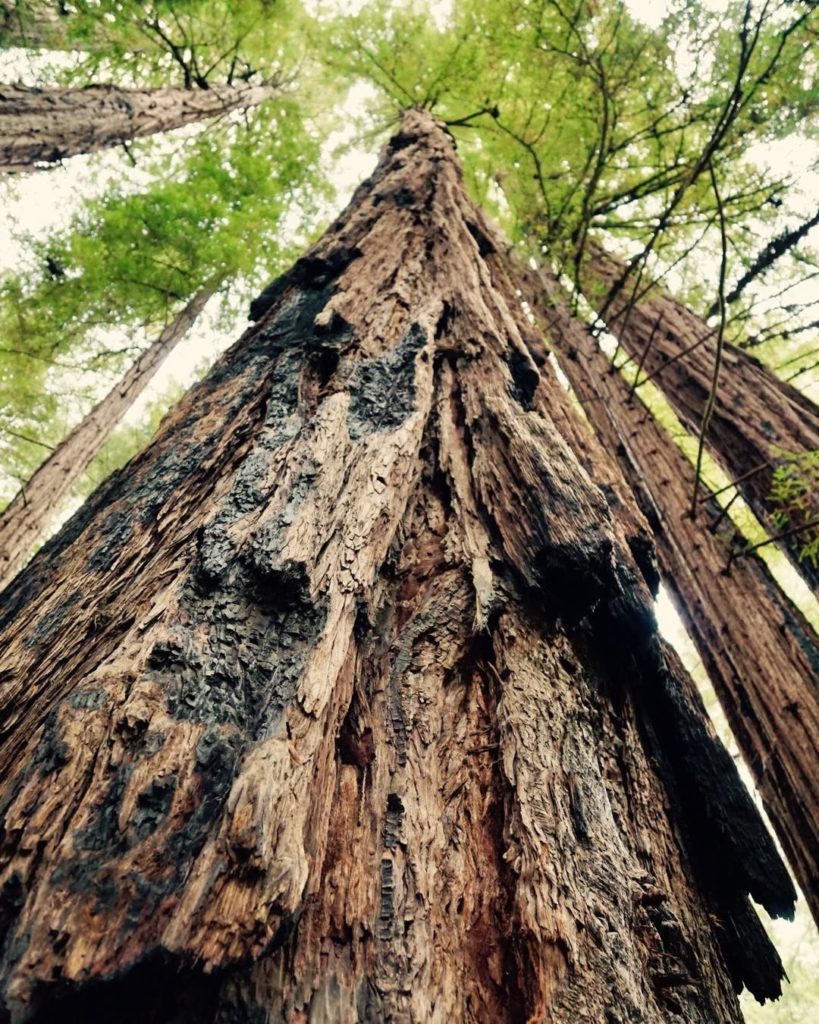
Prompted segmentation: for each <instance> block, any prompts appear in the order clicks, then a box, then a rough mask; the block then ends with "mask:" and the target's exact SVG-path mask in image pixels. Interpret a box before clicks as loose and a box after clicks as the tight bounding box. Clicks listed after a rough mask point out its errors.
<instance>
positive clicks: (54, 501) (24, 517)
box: [0, 287, 214, 590]
mask: <svg viewBox="0 0 819 1024" xmlns="http://www.w3.org/2000/svg"><path fill="white" fill-rule="evenodd" d="M213 293H214V289H213V287H207V288H203V289H202V290H201V291H199V292H197V294H196V295H195V296H194V297H193V298H192V299H191V301H190V302H189V303H188V304H187V305H186V306H185V308H184V309H183V310H181V312H180V313H179V314H178V315H177V316H176V317H175V318H174V319H173V320H172V321H171V322H170V323H169V324H168V325H167V326H166V327H165V329H164V330H163V331H162V332H161V334H160V335H159V337H158V338H157V339H156V341H154V342H153V343H152V344H151V345H149V346H148V348H147V349H146V350H145V351H144V352H143V353H142V355H141V356H140V357H139V358H138V359H137V360H136V362H135V363H134V364H133V365H132V366H131V367H129V369H128V370H127V372H126V373H125V374H124V376H123V377H122V379H121V380H119V381H118V382H117V383H116V384H115V385H114V387H113V388H112V389H111V391H109V393H108V394H107V395H106V396H105V398H103V399H101V400H100V401H99V402H98V403H97V404H96V405H95V406H94V408H93V409H92V410H91V411H90V412H89V413H88V414H87V415H86V416H85V417H83V419H82V420H81V421H80V422H79V423H78V424H77V425H76V427H74V428H73V430H71V432H70V433H69V434H68V435H67V436H66V437H65V438H64V439H63V440H62V441H61V442H60V443H59V444H58V445H57V447H56V448H55V449H54V451H53V452H52V453H51V455H49V456H48V458H47V459H46V460H45V461H44V462H43V463H42V465H40V466H39V467H38V468H37V470H36V471H35V472H34V473H33V474H32V476H31V479H30V480H29V481H28V482H27V483H26V484H25V485H24V486H23V487H22V488H21V490H20V491H19V492H18V493H17V494H16V495H15V497H14V498H13V499H12V500H11V502H10V503H9V505H8V506H7V507H6V508H5V509H4V510H3V511H2V513H0V590H2V589H3V587H5V586H7V585H8V584H9V582H10V581H11V580H12V578H13V577H14V575H15V573H17V572H18V571H19V569H20V568H21V566H23V565H24V564H25V562H26V560H27V559H28V557H29V556H30V555H31V552H32V551H33V549H34V545H35V544H36V542H37V540H38V538H39V537H41V536H43V534H45V533H46V532H47V531H48V528H49V526H50V525H51V522H52V520H53V518H54V516H55V515H56V514H57V513H58V512H59V510H60V508H61V507H62V505H63V504H64V502H65V501H66V499H67V498H68V497H69V495H70V494H71V490H72V488H73V487H74V485H75V484H76V482H77V481H78V480H79V479H80V477H81V476H82V475H83V473H84V472H85V471H86V470H87V469H88V467H89V466H90V465H91V463H92V462H93V461H94V459H95V458H96V456H97V454H98V453H99V451H100V449H101V448H102V446H103V444H105V441H106V440H107V439H108V437H110V435H111V432H112V431H113V430H114V429H115V428H116V426H117V424H118V423H119V421H120V420H121V419H122V417H123V415H124V414H125V413H126V412H127V411H128V409H129V408H130V407H131V406H132V405H133V403H134V402H135V401H136V400H137V398H138V397H139V396H140V395H141V394H142V392H143V391H144V390H145V388H146V387H147V386H148V384H149V383H150V381H151V380H152V379H153V376H154V374H155V373H156V372H157V370H158V369H159V368H160V366H162V364H163V363H164V362H165V360H166V359H167V358H168V356H169V355H170V354H171V353H172V352H173V350H174V349H175V348H176V346H177V345H178V344H179V342H180V341H181V340H182V339H183V338H184V337H185V335H186V334H187V333H188V331H189V330H190V329H191V327H192V326H193V324H194V322H195V321H196V318H197V317H198V316H199V314H200V313H201V312H202V310H203V309H204V308H205V305H206V304H207V302H208V300H209V299H210V297H211V296H212V295H213Z"/></svg>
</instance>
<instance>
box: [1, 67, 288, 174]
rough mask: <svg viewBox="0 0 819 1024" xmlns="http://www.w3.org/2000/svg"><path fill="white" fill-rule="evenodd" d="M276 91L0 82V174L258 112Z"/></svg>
mask: <svg viewBox="0 0 819 1024" xmlns="http://www.w3.org/2000/svg"><path fill="white" fill-rule="evenodd" d="M277 91H278V90H277V89H276V88H275V87H273V86H262V85H256V86H212V87H211V88H209V89H120V88H119V87H118V86H115V85H89V86H86V87H85V88H81V89H38V88H30V87H29V86H23V85H2V84H0V174H2V173H13V172H21V171H33V170H36V169H37V165H38V164H43V163H55V162H56V161H58V160H63V159H65V158H66V157H70V156H77V155H78V154H80V153H96V152H98V151H99V150H101V149H110V148H111V147H112V146H118V145H120V144H121V143H123V142H130V141H131V140H132V139H139V138H144V137H145V136H147V135H156V134H158V133H160V132H167V131H170V130H171V129H172V128H181V127H182V125H185V124H193V123H195V122H196V121H204V120H205V119H207V118H209V117H216V116H217V115H219V114H225V113H227V112H228V111H230V110H241V109H245V108H248V107H255V106H257V105H258V104H259V103H262V102H263V101H264V100H266V99H270V97H271V96H275V95H276V93H277Z"/></svg>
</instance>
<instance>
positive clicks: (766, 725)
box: [526, 272, 819, 922]
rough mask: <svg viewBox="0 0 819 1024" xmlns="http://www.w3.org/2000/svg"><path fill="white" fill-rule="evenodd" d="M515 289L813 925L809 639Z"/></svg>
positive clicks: (813, 654)
mask: <svg viewBox="0 0 819 1024" xmlns="http://www.w3.org/2000/svg"><path fill="white" fill-rule="evenodd" d="M526 289H527V298H528V299H529V301H530V302H531V303H532V305H533V308H535V309H537V310H538V311H539V312H541V313H542V318H543V321H544V324H545V325H546V328H547V338H548V340H549V341H551V342H552V343H553V345H554V347H555V349H556V350H557V352H558V353H559V356H560V363H561V366H562V367H563V369H564V371H565V373H566V375H567V377H568V378H569V381H570V382H571V384H572V386H573V388H574V389H575V391H576V393H577V394H578V396H579V397H580V399H581V402H582V403H583V408H584V410H585V412H586V414H587V416H588V417H589V419H590V421H591V423H592V424H593V426H594V428H595V430H596V432H597V434H598V437H599V439H600V440H601V442H602V443H603V445H604V446H605V447H606V449H607V450H608V451H610V452H612V453H614V454H615V455H616V457H617V461H618V462H619V464H620V467H621V469H622V472H623V475H624V476H625V478H626V480H627V481H628V483H629V484H630V486H631V487H632V488H633V490H634V493H635V494H636V495H637V497H638V500H639V502H640V504H641V506H642V508H643V510H644V512H645V514H646V516H647V518H648V519H649V521H650V522H651V524H652V526H653V528H654V532H655V538H656V545H657V552H658V555H659V561H660V567H661V570H662V573H663V576H664V578H665V580H666V582H667V583H668V585H669V587H670V588H671V591H672V594H673V596H674V598H675V604H676V606H677V608H678V610H679V611H680V613H681V615H682V618H683V620H684V622H685V625H686V628H687V629H688V631H689V633H690V635H691V637H692V638H693V640H694V642H695V643H696V645H697V649H698V651H699V653H700V656H701V657H702V659H703V662H704V663H705V666H706V668H707V669H708V674H709V676H710V678H711V680H712V682H713V684H714V688H715V690H716V692H717V695H718V697H719V699H720V702H721V704H722V706H723V708H724V710H725V712H726V715H727V717H728V721H729V722H730V725H731V729H732V731H733V733H734V735H735V737H736V739H737V742H738V743H739V746H740V749H741V750H742V752H743V755H744V757H745V760H746V762H747V763H748V765H749V767H750V769H751V772H752V774H753V775H754V778H755V781H756V783H757V785H758V787H759V790H760V793H761V794H762V797H763V800H764V802H765V805H766V808H767V810H768V813H769V814H770V816H771V820H772V821H773V823H774V826H775V828H776V831H777V835H778V836H779V839H780V841H781V843H782V845H783V847H784V849H785V852H786V854H787V856H788V859H789V861H790V863H791V866H792V867H793V870H794V874H795V875H796V878H797V880H798V882H799V884H800V886H801V888H802V890H803V892H804V893H805V898H806V899H807V901H808V903H809V905H810V908H811V912H812V913H813V916H814V918H815V919H816V920H817V922H819V773H817V771H816V766H817V765H819V687H817V678H819V645H817V638H816V634H815V633H814V631H813V630H812V628H811V627H810V625H809V624H808V623H807V622H806V621H805V619H804V618H803V616H802V615H801V614H800V612H799V611H798V609H796V608H795V607H794V606H793V605H792V604H791V603H790V602H789V601H788V600H787V598H786V597H785V595H784V594H783V593H782V592H781V590H780V589H779V587H778V586H777V584H776V583H775V581H774V580H773V578H772V577H771V575H770V573H769V572H768V570H767V567H766V566H765V564H764V562H762V561H761V560H759V559H757V558H754V557H748V558H743V559H737V560H735V561H734V562H733V564H732V566H731V569H730V572H727V571H726V565H727V561H728V551H729V548H728V543H729V542H730V538H731V532H732V527H731V525H730V523H729V522H728V521H726V520H725V519H724V518H723V517H722V516H720V507H719V505H718V504H717V503H716V502H715V501H712V502H709V503H708V504H707V505H706V506H705V509H704V513H703V514H701V516H700V519H698V520H696V521H693V520H692V519H691V517H690V497H691V490H692V487H693V477H694V471H693V468H692V467H691V464H690V463H689V461H688V459H686V458H685V456H684V455H683V454H682V452H681V451H680V450H679V448H678V447H677V445H676V444H675V443H674V441H673V440H672V439H671V437H670V436H669V435H668V434H667V433H666V431H665V430H664V429H663V428H662V427H661V426H660V425H659V424H658V423H657V421H656V420H655V419H654V417H653V416H652V415H651V414H650V413H649V412H648V410H647V409H646V408H645V407H644V406H643V405H642V403H641V402H639V401H638V400H632V401H629V386H628V384H627V383H626V381H625V380H624V379H623V377H622V376H621V375H620V374H619V373H612V372H611V362H610V360H609V357H608V356H607V355H606V354H605V353H604V352H602V351H601V350H600V348H599V347H598V346H597V343H596V341H595V339H594V338H593V337H592V335H591V334H590V332H589V330H588V329H587V328H586V327H585V325H583V324H582V323H581V322H579V321H577V320H573V319H572V318H571V317H570V315H569V313H568V309H569V304H568V297H567V296H566V294H565V293H564V292H563V290H562V289H561V288H560V286H559V285H558V284H557V282H556V281H555V280H554V279H553V278H552V277H551V276H550V275H549V274H547V273H545V272H541V274H540V275H539V277H538V276H536V275H532V274H529V276H528V281H527V284H526ZM538 294H539V295H540V297H541V301H540V302H538V301H537V297H538ZM544 296H545V301H544V299H543V297H544ZM712 526H714V527H715V530H714V529H712Z"/></svg>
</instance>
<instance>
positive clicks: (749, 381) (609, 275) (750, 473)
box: [583, 246, 819, 591]
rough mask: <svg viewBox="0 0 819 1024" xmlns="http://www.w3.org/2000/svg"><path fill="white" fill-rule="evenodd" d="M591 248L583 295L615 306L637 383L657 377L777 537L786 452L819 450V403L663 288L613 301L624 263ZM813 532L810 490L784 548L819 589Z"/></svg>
mask: <svg viewBox="0 0 819 1024" xmlns="http://www.w3.org/2000/svg"><path fill="white" fill-rule="evenodd" d="M589 250H590V252H589V257H588V260H587V262H586V264H585V270H584V274H583V278H584V284H585V285H586V287H585V289H584V292H585V294H586V295H587V296H589V298H590V299H591V301H592V302H594V303H595V304H596V305H598V306H601V307H602V306H606V305H607V306H608V312H607V314H606V316H607V322H608V325H609V327H610V329H611V331H612V333H613V334H614V335H615V337H616V338H617V339H618V341H619V343H620V345H621V346H622V348H623V350H624V351H625V352H626V353H627V354H628V355H629V356H631V357H632V358H633V359H634V360H635V361H636V363H637V365H638V366H639V368H640V371H639V373H638V379H637V381H636V387H637V388H638V389H639V387H640V383H641V381H646V380H648V379H649V378H650V379H651V380H652V381H653V382H654V383H655V384H656V385H657V386H658V387H659V388H660V389H661V390H662V392H663V393H664V394H665V396H666V397H667V398H668V400H669V402H670V403H671V405H672V406H673V408H674V410H675V411H676V412H677V414H678V415H679V417H680V419H681V420H682V422H683V423H684V424H685V425H686V426H687V427H688V428H689V430H691V432H692V433H694V434H700V433H701V432H703V431H704V434H705V436H704V438H703V440H704V442H705V444H706V446H707V447H708V448H709V449H710V450H711V451H712V452H713V454H714V457H715V458H716V459H717V461H718V462H719V463H720V464H721V465H722V466H723V467H724V468H725V470H726V472H727V473H728V476H729V479H730V480H732V481H736V492H737V493H738V494H739V495H741V496H742V497H743V498H745V499H746V500H747V502H748V504H749V505H750V506H751V508H752V509H753V510H754V512H756V513H757V515H759V516H760V517H761V518H762V519H763V521H765V522H767V523H768V524H769V528H770V529H771V532H774V533H776V532H777V529H776V527H773V526H771V517H772V515H774V514H775V513H777V511H778V508H777V504H776V501H775V495H774V494H773V493H772V488H773V481H774V473H775V471H776V467H777V465H778V464H780V463H781V462H782V459H783V457H784V456H786V455H793V456H805V455H808V454H809V453H811V452H814V451H817V450H819V408H817V407H816V405H815V404H814V403H813V402H811V401H810V400H809V399H808V398H806V397H805V396H804V395H803V394H801V393H800V392H799V391H797V390H796V388H794V387H792V386H791V385H790V384H787V383H785V382H784V381H782V380H780V379H779V378H778V377H777V376H776V374H775V373H773V371H771V370H770V369H768V368H767V367H766V366H764V364H763V363H761V362H760V361H759V360H758V359H755V358H754V356H752V355H750V354H749V353H747V352H744V351H743V350H742V349H740V348H738V347H737V346H736V345H732V344H731V343H730V342H728V341H727V340H725V339H724V338H722V337H721V334H720V331H719V328H718V327H717V326H716V325H715V326H713V327H709V325H708V324H707V323H706V322H705V321H704V320H703V319H702V318H701V317H699V316H697V314H696V313H694V312H692V311H691V310H690V309H688V308H687V307H686V306H685V305H683V304H682V303H681V302H678V301H677V300H676V299H674V298H673V297H672V296H671V295H669V294H668V292H666V291H665V290H663V289H662V288H647V287H646V286H645V285H644V286H642V287H638V288H637V290H636V294H635V293H633V290H632V286H631V283H629V284H628V285H627V287H626V288H624V289H623V290H622V291H621V292H620V293H619V294H618V295H617V296H616V297H614V298H613V299H612V298H611V290H612V289H613V288H614V287H615V286H616V284H617V282H619V281H621V280H622V279H623V272H624V270H625V264H624V263H623V262H622V261H620V260H618V259H616V258H615V257H613V256H612V255H611V254H610V253H606V252H604V251H603V250H602V249H600V247H599V246H589ZM718 353H719V356H720V361H719V363H718V361H717V355H718ZM712 402H713V407H712V409H711V414H710V415H709V416H708V418H707V422H704V421H705V414H706V410H707V409H709V408H710V407H711V403H712ZM693 492H694V488H693V486H692V494H693ZM811 524H813V526H812V525H811ZM805 527H807V529H805ZM811 530H812V531H813V534H814V535H819V494H814V495H812V496H811V495H809V496H808V502H807V506H806V507H805V508H804V509H802V510H801V512H800V516H799V519H798V521H796V522H793V523H790V524H789V528H788V529H786V530H785V531H783V532H784V537H783V546H784V547H785V549H786V550H787V551H789V553H790V555H791V557H792V558H793V561H794V563H795V564H796V565H797V567H798V568H799V569H800V571H801V572H802V573H803V575H804V576H805V578H806V579H807V580H808V582H809V583H810V585H811V586H812V587H813V589H814V590H815V591H816V590H817V589H819V564H814V563H813V561H812V560H809V559H803V558H801V557H800V555H801V552H802V550H803V548H804V547H805V545H806V542H807V541H808V540H809V539H810V538H811Z"/></svg>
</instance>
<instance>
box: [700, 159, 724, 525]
mask: <svg viewBox="0 0 819 1024" xmlns="http://www.w3.org/2000/svg"><path fill="white" fill-rule="evenodd" d="M708 174H709V176H710V178H711V187H712V188H713V190H714V199H715V201H716V204H717V212H718V213H719V234H720V248H721V257H720V266H719V291H718V294H717V301H718V302H719V330H718V331H717V349H716V352H715V353H714V373H713V376H712V377H711V390H710V391H709V393H708V400H707V401H706V403H705V409H704V410H703V414H702V426H701V427H700V436H699V441H698V442H697V464H696V466H695V467H694V493H693V495H692V498H691V518H692V519H694V518H695V517H696V515H697V494H698V493H699V485H700V472H701V470H702V457H703V454H704V452H705V435H706V434H707V433H708V426H709V424H710V423H711V416H712V414H713V412H714V406H715V405H716V401H717V387H718V385H719V371H720V366H721V365H722V345H723V340H724V336H725V278H726V276H727V271H728V235H727V234H726V228H725V210H724V209H723V206H722V199H721V197H720V193H719V188H718V186H717V176H716V174H715V173H714V165H713V163H711V162H709V164H708Z"/></svg>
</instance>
